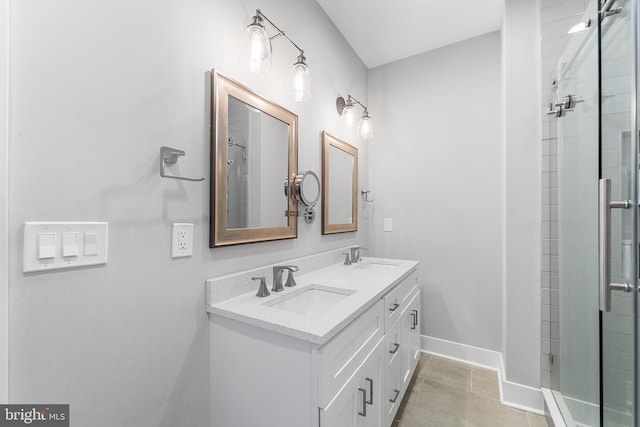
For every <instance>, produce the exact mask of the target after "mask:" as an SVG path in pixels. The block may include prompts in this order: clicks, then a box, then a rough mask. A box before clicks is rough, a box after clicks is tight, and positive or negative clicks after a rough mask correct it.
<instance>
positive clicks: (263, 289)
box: [251, 277, 269, 298]
mask: <svg viewBox="0 0 640 427" xmlns="http://www.w3.org/2000/svg"><path fill="white" fill-rule="evenodd" d="M251 280H259V281H260V287H259V288H258V293H257V294H256V296H257V297H260V298H264V297H268V296H269V290H268V289H267V282H266V281H265V278H264V277H252V278H251Z"/></svg>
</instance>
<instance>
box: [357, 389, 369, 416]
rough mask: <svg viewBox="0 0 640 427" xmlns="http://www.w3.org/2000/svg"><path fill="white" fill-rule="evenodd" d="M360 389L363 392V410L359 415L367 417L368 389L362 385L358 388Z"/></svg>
mask: <svg viewBox="0 0 640 427" xmlns="http://www.w3.org/2000/svg"><path fill="white" fill-rule="evenodd" d="M358 391H361V392H362V411H358V415H360V416H363V417H366V416H367V390H365V389H363V388H362V387H360V388H358Z"/></svg>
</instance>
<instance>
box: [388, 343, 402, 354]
mask: <svg viewBox="0 0 640 427" xmlns="http://www.w3.org/2000/svg"><path fill="white" fill-rule="evenodd" d="M393 345H394V348H393V350H389V353H391V354H396V353H397V352H398V349H399V348H400V344H398V343H397V342H394V343H393Z"/></svg>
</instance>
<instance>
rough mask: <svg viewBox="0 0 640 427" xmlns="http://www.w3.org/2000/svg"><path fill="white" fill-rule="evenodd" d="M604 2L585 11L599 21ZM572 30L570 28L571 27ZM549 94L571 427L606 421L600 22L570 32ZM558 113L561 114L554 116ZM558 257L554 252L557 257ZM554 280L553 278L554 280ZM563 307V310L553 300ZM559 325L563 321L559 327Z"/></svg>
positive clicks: (563, 373)
mask: <svg viewBox="0 0 640 427" xmlns="http://www.w3.org/2000/svg"><path fill="white" fill-rule="evenodd" d="M597 13H598V4H597V1H593V2H592V3H591V4H590V5H589V7H588V8H587V9H586V11H585V13H584V15H583V16H582V18H581V19H582V20H583V23H586V22H588V20H589V19H591V22H593V23H594V24H595V22H596V19H597ZM567 30H568V28H567ZM555 75H556V85H555V88H554V90H553V93H552V94H551V95H550V99H549V101H550V102H551V103H552V104H551V105H550V108H549V109H550V115H551V122H550V124H551V125H552V126H557V127H556V129H557V137H558V138H557V149H556V151H557V156H556V157H557V160H556V161H557V164H556V168H557V217H555V218H554V215H550V218H551V220H552V221H553V220H555V221H556V222H555V223H554V222H552V223H551V226H552V227H553V226H554V225H555V227H556V228H557V231H556V235H555V236H554V235H552V236H551V237H552V238H553V237H557V239H558V240H557V241H556V242H554V240H551V243H552V244H554V243H555V246H556V247H555V248H554V249H555V251H556V252H557V262H551V266H550V270H551V274H552V278H553V277H554V275H556V274H557V288H558V290H557V301H556V298H554V294H555V292H554V291H553V290H552V293H551V296H552V298H551V301H550V303H551V304H550V305H551V310H552V312H551V322H550V324H551V333H550V335H551V353H552V355H553V356H552V357H551V362H552V363H551V366H550V371H551V386H552V390H553V394H554V396H555V399H556V401H557V402H558V406H559V407H560V409H561V411H562V415H563V417H564V419H565V422H566V424H567V425H568V426H576V425H585V426H598V425H600V375H599V364H600V360H599V358H600V357H599V342H600V333H599V329H600V328H599V326H600V325H599V314H598V292H597V286H598V177H599V146H598V115H599V99H598V98H599V97H598V35H597V25H589V26H587V25H584V27H583V28H582V29H581V30H579V31H575V32H573V33H571V34H570V36H569V41H568V45H567V47H566V48H565V50H564V52H563V54H562V56H561V57H560V59H559V61H558V64H557V69H556V73H555ZM554 112H555V114H554ZM553 259H554V257H553V256H552V261H553ZM552 284H553V282H552ZM556 304H557V306H558V310H557V311H558V312H557V314H555V313H554V311H553V310H554V305H556ZM554 322H557V324H555V323H554Z"/></svg>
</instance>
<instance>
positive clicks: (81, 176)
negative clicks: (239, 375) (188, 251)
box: [0, 0, 369, 427]
mask: <svg viewBox="0 0 640 427" xmlns="http://www.w3.org/2000/svg"><path fill="white" fill-rule="evenodd" d="M1 4H2V5H5V4H6V0H5V1H4V2H2V3H1ZM11 6H12V14H11V34H10V35H11V52H12V53H11V69H10V71H11V75H12V80H11V86H10V90H11V95H12V96H11V104H10V117H11V123H10V125H11V126H10V130H11V133H10V159H9V160H10V164H11V170H10V176H9V178H10V188H9V190H10V200H9V216H10V223H9V239H10V242H9V249H10V254H9V285H10V287H9V298H10V306H11V310H10V331H9V332H10V341H11V342H10V343H11V346H10V353H9V362H10V366H11V376H10V384H9V386H10V396H9V397H10V401H11V402H15V403H18V402H19V403H25V402H34V403H38V402H39V403H42V402H56V403H70V404H71V414H72V420H71V422H72V424H73V425H91V426H96V427H97V426H114V425H117V426H176V425H183V426H206V425H208V423H209V407H208V405H209V372H208V360H209V350H208V349H209V338H208V327H209V324H208V318H207V314H206V312H205V302H204V300H205V298H204V281H205V279H206V278H208V277H214V276H219V275H223V274H227V273H230V272H235V271H239V270H243V269H248V268H252V267H257V266H261V265H266V264H270V263H275V262H278V261H282V260H286V259H290V258H295V257H298V256H303V255H306V254H311V253H314V252H321V251H326V250H330V249H334V248H338V247H343V246H346V245H350V244H362V245H364V246H367V245H368V243H369V242H368V240H369V239H368V231H367V230H368V224H367V221H366V218H361V222H360V231H359V232H357V233H347V234H341V235H334V236H321V233H320V229H321V227H320V221H316V223H315V224H313V225H307V224H306V223H304V221H299V231H298V239H296V240H287V241H279V242H271V243H260V244H253V245H243V246H236V247H231V248H219V249H209V248H208V235H209V231H208V221H209V179H207V180H206V181H205V182H204V183H192V182H181V181H175V180H170V179H162V178H160V177H159V173H158V161H159V149H160V146H162V145H168V146H174V147H177V148H181V149H184V150H185V151H186V156H185V157H184V158H181V159H180V162H179V165H178V167H179V169H180V173H182V174H184V175H186V176H207V177H208V176H209V155H210V148H209V123H210V119H209V116H210V107H209V106H210V95H209V93H210V83H209V79H210V76H209V74H208V70H209V69H210V68H211V67H215V68H216V69H218V70H219V71H220V72H222V73H224V74H226V75H228V76H230V77H232V78H234V79H236V80H238V81H240V82H241V83H243V84H245V85H247V86H249V87H251V88H253V89H254V90H255V91H257V92H258V93H260V94H262V95H263V96H265V97H267V98H270V99H272V100H274V101H276V102H278V103H280V104H282V105H283V106H284V107H285V108H288V109H290V110H292V111H294V112H296V113H297V114H298V115H299V125H300V128H299V129H300V130H299V161H298V165H299V169H300V170H307V169H312V170H315V171H316V172H317V173H320V167H321V140H320V138H321V136H320V135H321V131H322V130H323V129H326V130H327V131H329V132H330V133H332V134H334V135H336V136H338V137H339V138H342V139H345V140H346V141H348V142H350V143H351V144H353V145H355V146H357V147H359V148H360V150H361V151H360V154H361V163H360V171H361V176H360V180H361V183H362V186H363V187H367V186H368V183H367V177H368V168H367V159H368V156H367V145H364V144H361V143H360V142H359V141H357V140H355V139H352V138H351V137H350V135H349V133H348V132H347V130H346V128H345V127H344V126H343V125H342V124H341V123H340V122H339V117H338V115H337V113H336V111H335V99H336V97H337V96H338V95H343V96H345V95H346V94H347V93H352V94H354V95H355V96H357V97H363V98H365V97H366V91H367V71H366V68H365V67H364V65H363V64H362V63H361V61H360V60H359V59H358V58H357V56H355V54H354V53H353V51H352V50H351V48H350V47H349V46H348V45H347V44H346V42H345V41H344V40H343V38H342V36H341V35H340V34H339V33H338V32H337V31H336V29H335V28H334V26H333V25H332V24H331V23H330V21H329V20H328V18H327V17H326V16H325V14H324V13H323V12H322V10H321V9H320V7H319V6H318V5H317V4H316V2H315V1H313V0H304V1H301V0H286V1H284V0H278V1H276V0H264V1H261V2H259V3H258V2H256V1H250V0H245V1H236V2H229V1H225V0H213V1H212V0H188V1H183V2H175V1H170V0H154V1H151V0H146V1H144V0H143V1H137V2H128V1H123V0H118V1H113V0H109V1H107V0H95V1H92V2H86V1H81V0H61V1H57V2H50V1H46V0H20V1H16V2H12V4H11ZM257 7H260V8H261V10H262V11H263V12H264V13H265V14H266V15H267V16H268V17H269V18H271V19H272V20H274V21H275V22H276V23H277V24H278V25H279V26H281V27H282V28H283V29H285V31H287V34H288V35H290V36H291V37H292V38H293V39H294V40H295V41H296V43H298V44H299V45H300V46H302V47H303V48H304V49H305V55H306V56H307V58H308V61H309V65H310V67H311V72H312V78H313V91H314V95H313V99H312V101H311V102H310V103H309V104H305V105H298V104H296V103H294V102H292V101H289V100H286V99H285V98H284V95H283V92H284V88H283V82H284V81H286V77H287V73H288V71H289V68H290V66H291V64H292V62H293V61H294V60H295V57H296V55H297V51H296V50H295V49H294V48H293V47H292V46H290V45H289V44H288V43H287V42H285V41H284V40H275V41H274V42H273V50H274V64H273V69H272V71H271V72H270V73H269V74H266V75H258V76H254V75H250V74H249V73H248V72H246V71H244V70H242V69H241V68H240V65H239V64H238V62H237V56H238V52H239V51H240V42H241V38H242V35H243V31H244V27H245V26H246V25H247V24H248V23H249V22H250V19H251V16H252V15H253V13H254V11H255V9H256V8H257ZM3 9H4V8H3ZM2 17H3V15H0V18H2ZM1 44H2V43H0V45H1ZM1 53H2V52H0V57H3V58H4V55H2V54H1ZM0 68H2V67H0ZM0 77H2V76H0ZM0 80H1V81H3V82H4V81H6V80H5V79H4V78H2V79H0ZM363 101H365V102H366V98H365V99H363ZM0 113H2V111H0ZM0 117H3V118H4V117H5V114H0ZM1 152H2V150H0V153H1ZM0 188H1V186H0ZM318 209H319V210H320V209H321V207H318ZM44 220H50V221H55V220H79V221H81V220H104V221H109V237H110V238H109V264H108V265H106V266H103V267H97V268H86V269H77V270H73V271H60V272H55V273H47V274H26V275H25V274H23V273H22V259H21V258H22V246H23V245H22V232H23V226H22V224H23V222H24V221H44ZM172 222H192V223H194V224H195V228H194V231H195V240H194V245H195V250H194V255H193V257H191V258H187V259H177V260H172V259H171V258H170V231H171V223H172ZM0 238H1V236H0Z"/></svg>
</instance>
